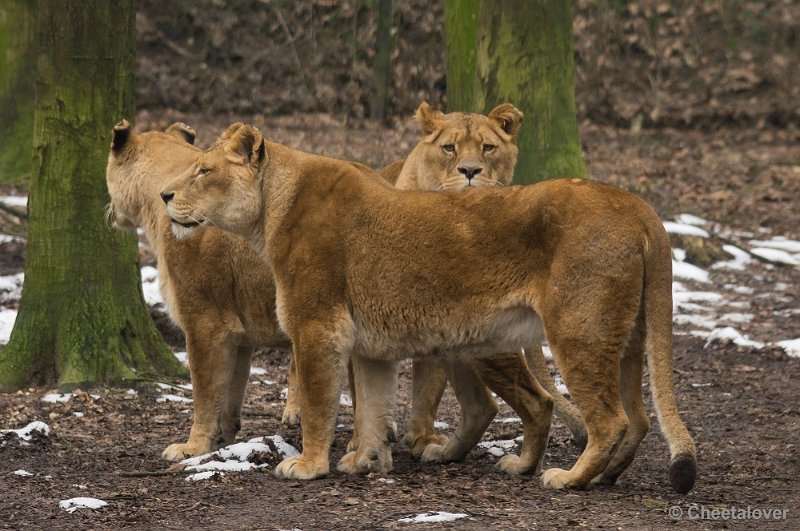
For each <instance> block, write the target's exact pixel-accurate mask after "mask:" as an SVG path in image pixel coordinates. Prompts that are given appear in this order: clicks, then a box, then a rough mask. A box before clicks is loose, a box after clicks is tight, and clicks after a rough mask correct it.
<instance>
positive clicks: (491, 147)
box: [483, 144, 497, 153]
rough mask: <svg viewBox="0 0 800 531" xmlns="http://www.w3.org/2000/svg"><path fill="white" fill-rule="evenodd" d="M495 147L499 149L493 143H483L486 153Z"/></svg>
mask: <svg viewBox="0 0 800 531" xmlns="http://www.w3.org/2000/svg"><path fill="white" fill-rule="evenodd" d="M495 149H497V146H495V145H493V144H484V145H483V152H484V153H491V152H492V151H494V150H495Z"/></svg>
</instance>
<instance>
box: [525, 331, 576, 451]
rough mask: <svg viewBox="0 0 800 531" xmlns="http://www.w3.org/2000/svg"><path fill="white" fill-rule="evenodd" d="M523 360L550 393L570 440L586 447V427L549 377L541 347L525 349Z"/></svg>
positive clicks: (556, 412) (557, 414) (573, 407)
mask: <svg viewBox="0 0 800 531" xmlns="http://www.w3.org/2000/svg"><path fill="white" fill-rule="evenodd" d="M525 359H526V361H527V362H528V367H530V370H531V372H532V373H533V375H534V376H535V377H536V379H537V380H538V381H539V383H540V384H541V386H542V387H543V388H544V390H545V391H547V392H548V393H550V396H552V397H553V406H554V408H555V409H554V412H555V414H556V416H558V418H559V419H561V421H562V422H563V423H564V424H566V426H567V428H568V429H569V431H570V433H572V438H573V439H575V443H576V444H577V445H578V446H579V447H580V448H585V447H586V426H584V425H583V419H582V418H581V414H580V412H579V411H578V408H576V407H575V406H574V405H573V404H572V403H571V402H570V401H569V400H567V399H566V398H564V395H562V394H561V393H560V392H559V391H558V389H556V386H555V383H553V377H552V376H551V375H550V369H549V367H548V366H547V361H545V359H544V352H542V347H541V345H535V346H531V347H526V348H525Z"/></svg>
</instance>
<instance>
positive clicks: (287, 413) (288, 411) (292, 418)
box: [281, 402, 300, 426]
mask: <svg viewBox="0 0 800 531" xmlns="http://www.w3.org/2000/svg"><path fill="white" fill-rule="evenodd" d="M281 422H283V423H284V424H286V425H287V426H299V425H300V406H298V405H295V404H290V403H288V402H287V403H286V407H284V408H283V415H282V416H281Z"/></svg>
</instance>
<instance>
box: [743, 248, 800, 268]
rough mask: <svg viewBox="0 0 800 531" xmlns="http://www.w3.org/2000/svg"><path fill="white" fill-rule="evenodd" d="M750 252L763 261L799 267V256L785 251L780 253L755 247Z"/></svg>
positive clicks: (775, 250) (778, 250)
mask: <svg viewBox="0 0 800 531" xmlns="http://www.w3.org/2000/svg"><path fill="white" fill-rule="evenodd" d="M750 252H751V253H753V254H754V255H756V256H760V257H761V258H763V259H764V260H767V261H769V262H772V263H775V264H787V265H793V266H800V256H795V255H792V254H789V253H787V252H786V251H782V250H780V249H771V248H767V247H756V248H754V249H750Z"/></svg>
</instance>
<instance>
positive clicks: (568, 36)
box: [448, 0, 586, 183]
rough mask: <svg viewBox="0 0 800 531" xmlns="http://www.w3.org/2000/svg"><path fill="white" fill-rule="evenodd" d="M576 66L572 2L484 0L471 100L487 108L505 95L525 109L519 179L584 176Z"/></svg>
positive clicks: (480, 108) (479, 108)
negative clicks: (574, 80) (577, 112)
mask: <svg viewBox="0 0 800 531" xmlns="http://www.w3.org/2000/svg"><path fill="white" fill-rule="evenodd" d="M573 68H574V67H573V44H572V2H564V1H563V0H504V1H503V2H491V1H487V0H483V1H481V2H480V8H479V10H478V17H477V50H476V71H477V78H478V83H477V85H476V93H475V103H474V105H475V107H474V108H475V109H476V110H479V111H481V112H488V111H489V110H491V109H492V108H493V107H494V106H495V105H497V104H499V103H502V102H506V101H507V102H510V103H512V104H514V105H515V106H516V107H517V108H519V109H520V110H521V111H522V112H523V113H525V119H524V121H523V123H522V129H521V130H520V134H519V140H518V145H519V159H518V162H517V167H516V171H515V172H514V180H515V182H517V183H530V182H535V181H540V180H543V179H549V178H554V177H575V176H578V177H583V176H586V167H585V166H584V163H583V157H582V156H581V147H580V141H579V138H578V126H577V120H576V115H575V88H574V85H573ZM449 73H450V68H449V67H448V75H449Z"/></svg>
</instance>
